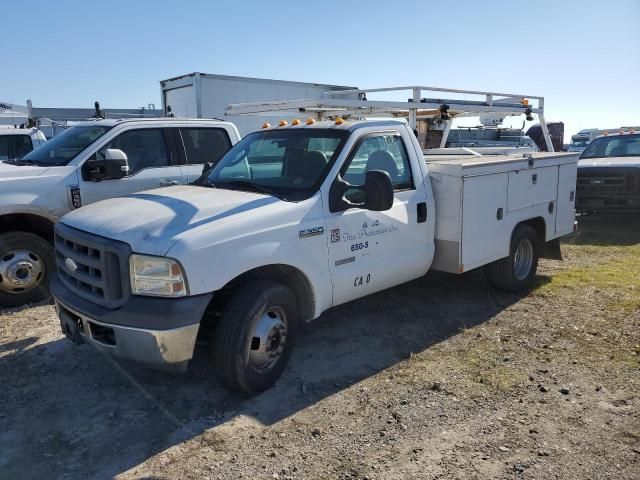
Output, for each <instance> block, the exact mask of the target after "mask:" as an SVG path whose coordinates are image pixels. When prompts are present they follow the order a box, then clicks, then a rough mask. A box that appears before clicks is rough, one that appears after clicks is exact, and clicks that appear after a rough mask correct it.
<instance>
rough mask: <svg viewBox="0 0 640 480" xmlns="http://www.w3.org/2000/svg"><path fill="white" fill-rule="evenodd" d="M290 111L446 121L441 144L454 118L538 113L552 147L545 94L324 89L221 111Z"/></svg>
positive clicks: (412, 121)
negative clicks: (385, 96)
mask: <svg viewBox="0 0 640 480" xmlns="http://www.w3.org/2000/svg"><path fill="white" fill-rule="evenodd" d="M407 91H408V92H410V93H411V97H410V98H409V99H408V100H407V101H404V102H403V101H393V100H368V99H367V95H368V94H374V93H383V92H384V93H393V92H396V93H397V92H407ZM441 93H446V94H451V95H452V96H454V97H456V96H457V97H460V96H465V97H467V98H444V97H441V96H439V94H441ZM434 94H435V95H434ZM423 95H428V96H423ZM436 95H437V96H436ZM344 97H349V98H344ZM291 111H297V112H300V113H304V114H306V115H309V116H312V117H314V118H316V119H318V120H323V119H331V118H335V117H342V118H358V119H359V118H366V117H372V116H375V117H396V118H407V119H408V122H409V126H410V127H411V129H413V130H415V128H416V124H417V120H418V119H419V118H420V119H422V118H440V119H441V120H443V121H445V122H446V125H445V132H444V135H443V144H444V143H445V142H446V137H447V135H448V133H449V130H450V129H451V124H452V122H453V119H454V118H456V117H470V116H478V115H482V114H487V113H496V114H499V115H504V116H505V117H506V116H512V115H523V114H524V115H527V118H528V119H530V118H531V115H533V114H537V115H538V118H539V121H540V127H541V129H542V133H543V136H544V139H545V143H546V146H547V150H548V151H550V152H552V151H553V144H552V143H551V137H550V136H549V130H548V128H547V124H546V122H545V119H544V97H540V96H536V95H519V94H511V93H497V92H483V91H477V90H459V89H451V88H440V87H423V86H409V87H387V88H371V89H352V90H337V91H330V92H325V93H323V94H322V96H321V97H320V98H310V99H300V100H277V101H270V102H252V103H237V104H232V105H229V106H228V107H227V109H226V115H261V114H266V113H270V114H274V113H276V112H282V113H288V112H291Z"/></svg>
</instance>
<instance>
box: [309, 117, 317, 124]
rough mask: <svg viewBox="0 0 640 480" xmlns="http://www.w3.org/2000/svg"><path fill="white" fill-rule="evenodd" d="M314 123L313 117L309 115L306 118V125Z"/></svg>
mask: <svg viewBox="0 0 640 480" xmlns="http://www.w3.org/2000/svg"><path fill="white" fill-rule="evenodd" d="M314 123H316V120H315V118H311V117H309V118H307V125H313V124H314Z"/></svg>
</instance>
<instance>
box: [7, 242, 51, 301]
mask: <svg viewBox="0 0 640 480" xmlns="http://www.w3.org/2000/svg"><path fill="white" fill-rule="evenodd" d="M44 271H45V266H44V262H43V261H42V259H41V258H40V256H38V255H36V254H35V253H34V252H32V251H30V250H12V251H9V252H6V253H5V254H4V255H2V257H0V291H2V292H7V293H23V292H26V291H29V290H31V289H33V288H35V287H36V286H37V285H38V284H39V283H40V280H42V278H43V277H44Z"/></svg>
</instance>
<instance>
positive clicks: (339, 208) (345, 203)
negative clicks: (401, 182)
mask: <svg viewBox="0 0 640 480" xmlns="http://www.w3.org/2000/svg"><path fill="white" fill-rule="evenodd" d="M350 190H351V191H357V190H360V191H361V192H362V193H363V194H364V202H362V203H353V202H350V201H349V200H347V199H345V194H346V193H347V192H348V191H350ZM392 206H393V184H392V183H391V177H390V176H389V174H388V173H387V172H385V171H383V170H369V171H368V172H367V174H366V177H365V182H364V185H362V186H357V185H351V184H350V183H348V182H346V181H344V180H343V179H342V177H340V176H338V178H336V180H335V181H334V182H333V184H332V185H331V189H330V190H329V211H331V213H335V212H343V211H345V210H348V209H349V208H364V209H366V210H371V211H374V212H382V211H385V210H389V209H390V208H391V207H392Z"/></svg>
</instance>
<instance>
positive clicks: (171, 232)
mask: <svg viewBox="0 0 640 480" xmlns="http://www.w3.org/2000/svg"><path fill="white" fill-rule="evenodd" d="M287 203H288V202H284V201H282V200H280V199H278V198H276V197H272V196H268V195H262V194H259V193H251V192H244V191H238V190H223V189H216V188H206V187H197V186H190V185H185V186H177V187H165V188H158V189H154V190H147V191H145V192H139V193H133V194H130V195H126V196H124V197H119V198H111V199H108V200H103V201H100V202H96V203H93V204H91V205H88V206H86V207H83V208H81V209H79V210H75V211H73V212H71V213H69V214H67V215H65V216H64V217H63V218H62V220H61V222H62V223H64V224H66V225H69V226H70V227H74V228H77V229H79V230H84V231H87V232H91V233H94V234H96V235H100V236H102V237H106V238H111V239H114V240H120V241H122V242H125V243H128V244H129V245H130V246H131V248H132V250H133V251H135V252H139V253H146V254H150V255H165V254H166V253H167V252H168V251H169V249H170V248H171V246H172V245H173V244H174V243H175V242H176V241H177V239H178V237H179V236H181V235H185V234H186V233H188V232H189V231H191V230H193V229H196V228H205V227H206V228H208V227H211V226H216V227H219V226H221V225H223V224H226V223H229V222H233V221H237V220H240V219H244V218H246V217H248V216H252V217H253V216H261V215H264V214H265V213H266V212H267V211H270V210H272V209H274V208H277V207H278V206H279V205H280V206H282V205H283V204H287Z"/></svg>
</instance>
